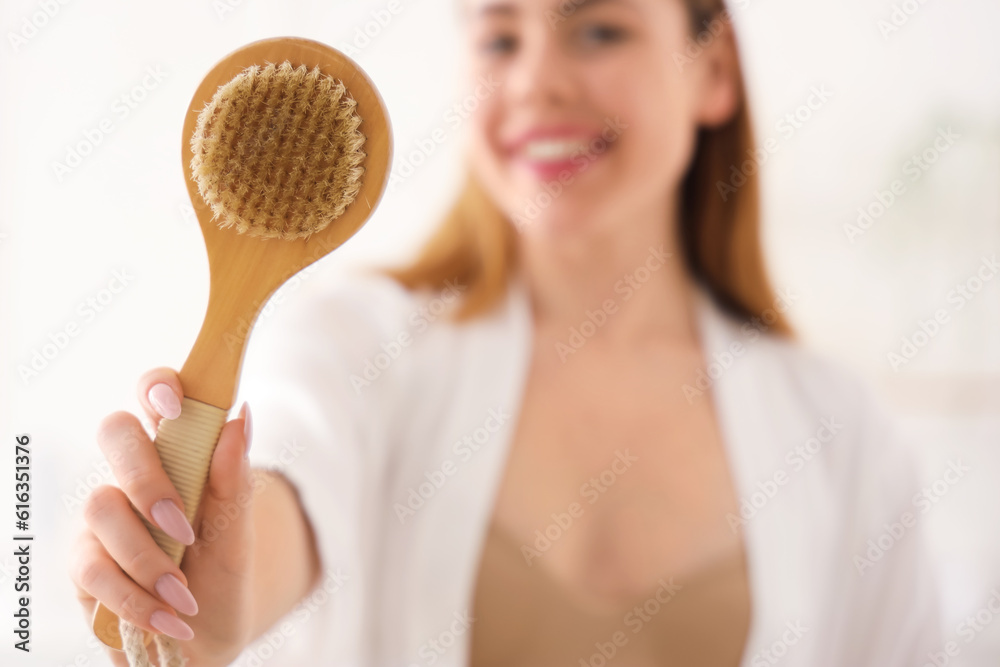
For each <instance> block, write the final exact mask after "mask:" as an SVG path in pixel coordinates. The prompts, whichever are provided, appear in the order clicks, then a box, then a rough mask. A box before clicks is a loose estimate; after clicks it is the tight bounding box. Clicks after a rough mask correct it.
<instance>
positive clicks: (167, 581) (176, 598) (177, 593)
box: [154, 572, 198, 616]
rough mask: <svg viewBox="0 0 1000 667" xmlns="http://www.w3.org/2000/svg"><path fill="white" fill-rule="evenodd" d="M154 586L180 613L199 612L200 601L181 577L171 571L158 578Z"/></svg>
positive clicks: (193, 613)
mask: <svg viewBox="0 0 1000 667" xmlns="http://www.w3.org/2000/svg"><path fill="white" fill-rule="evenodd" d="M154 588H156V592H157V593H159V594H160V597H161V598H163V601H164V602H166V603H167V604H169V605H170V606H171V607H173V608H174V609H176V610H177V611H179V612H180V613H182V614H185V615H187V616H194V615H195V614H197V613H198V603H197V602H196V601H195V599H194V596H193V595H191V591H189V590H188V589H187V587H186V586H185V585H184V584H182V583H181V580H180V579H178V578H177V577H175V576H174V575H172V574H170V573H169V572H168V573H167V574H164V575H162V576H161V577H160V578H159V579H157V580H156V585H155V586H154Z"/></svg>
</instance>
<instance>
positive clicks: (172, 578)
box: [70, 368, 254, 667]
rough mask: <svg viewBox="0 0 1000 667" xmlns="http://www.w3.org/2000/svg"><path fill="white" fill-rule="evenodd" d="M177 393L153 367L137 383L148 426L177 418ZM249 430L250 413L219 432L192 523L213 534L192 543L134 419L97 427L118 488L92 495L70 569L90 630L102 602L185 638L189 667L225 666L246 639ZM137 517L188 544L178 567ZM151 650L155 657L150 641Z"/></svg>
mask: <svg viewBox="0 0 1000 667" xmlns="http://www.w3.org/2000/svg"><path fill="white" fill-rule="evenodd" d="M182 396H183V393H182V391H181V383H180V379H179V378H178V376H177V373H176V372H174V371H173V370H171V369H168V368H158V369H155V370H153V371H150V372H149V373H146V374H145V375H144V376H143V377H142V379H140V381H139V400H140V401H141V403H142V406H143V408H144V410H145V413H146V415H147V416H148V417H149V418H150V419H151V420H152V421H153V423H154V425H158V424H159V421H160V419H161V418H176V417H177V416H178V415H179V414H180V405H181V397H182ZM250 431H251V419H250V414H249V411H248V408H246V406H244V409H242V410H241V411H240V415H239V416H238V417H237V418H236V419H233V420H232V421H230V422H228V423H227V424H226V425H225V427H224V428H223V429H222V434H221V437H220V439H219V444H218V445H217V446H216V449H215V453H214V454H213V456H212V462H211V468H210V470H209V476H208V485H207V487H206V489H205V491H204V493H203V495H202V504H201V509H200V511H199V515H198V516H197V517H196V519H195V522H194V525H195V526H196V527H197V526H200V525H203V524H204V525H210V526H212V530H207V531H204V533H202V534H200V535H199V536H198V538H197V540H196V533H195V530H193V529H192V527H191V525H190V524H189V523H188V522H187V519H186V518H185V517H184V513H183V504H182V502H181V499H180V495H179V494H178V492H177V490H176V489H175V488H174V486H173V484H171V482H170V480H169V478H168V477H167V475H166V473H165V472H164V471H163V468H162V466H161V465H160V459H159V456H158V455H157V453H156V449H155V447H154V445H153V442H152V441H151V440H150V439H149V437H148V436H147V435H146V431H145V430H144V429H143V427H142V425H141V423H140V422H139V420H138V419H137V418H136V417H135V416H134V415H132V414H130V413H128V412H115V413H113V414H110V415H108V416H107V417H106V418H105V419H104V420H103V421H102V422H101V426H100V428H99V429H98V435H97V440H98V444H99V445H100V447H101V450H102V451H103V452H104V456H105V457H106V458H107V460H108V462H109V463H110V464H111V469H112V471H113V473H114V475H115V479H116V480H117V481H118V484H119V486H120V487H121V488H118V487H115V486H108V485H105V486H101V487H98V488H96V489H94V491H93V493H92V494H91V496H90V497H89V498H88V500H87V502H86V505H85V510H84V516H85V518H86V522H87V527H86V528H85V529H84V530H83V531H82V532H81V533H80V535H79V537H78V539H77V548H76V549H75V551H74V555H73V558H72V563H71V566H70V575H71V576H72V578H73V581H74V583H75V584H76V587H77V597H78V598H79V600H80V602H81V604H82V605H83V608H84V612H85V614H86V617H87V623H88V624H89V623H90V622H91V620H92V616H93V612H94V608H95V606H96V605H97V602H98V601H100V602H102V603H104V605H105V606H106V607H108V608H109V609H110V610H111V611H113V612H115V613H116V614H118V615H119V617H121V618H124V619H125V620H127V621H129V622H130V623H132V624H133V625H135V626H137V627H140V628H143V629H145V630H149V631H152V632H154V633H163V634H167V635H170V636H173V637H176V638H178V639H181V640H184V641H182V642H181V646H182V650H183V651H184V655H185V656H186V657H188V658H189V662H188V663H187V664H188V667H209V666H214V665H228V664H230V662H232V660H233V659H235V658H236V656H237V655H239V653H240V651H241V650H242V649H243V647H244V646H246V644H248V643H249V642H250V640H251V639H252V632H253V630H252V628H251V622H252V619H251V614H252V609H251V606H252V605H251V599H252V590H251V585H252V568H253V562H252V561H253V553H254V549H253V541H254V523H253V506H252V501H251V500H250V499H251V498H252V497H253V494H252V493H251V478H250V463H249V461H248V460H247V459H246V458H245V452H246V451H247V449H248V447H249V439H250ZM130 503H131V505H130ZM132 506H134V508H135V509H133V507H132ZM136 510H137V511H138V512H141V513H142V516H144V517H145V518H146V519H147V520H149V521H150V522H151V523H153V524H154V525H157V526H159V527H160V528H161V529H162V530H163V531H164V532H166V533H167V534H168V535H170V536H171V537H173V538H174V539H176V540H178V541H180V542H182V543H184V544H186V545H188V546H187V548H186V550H185V553H184V560H183V561H182V566H183V567H181V568H179V567H177V566H176V565H174V563H173V561H172V560H171V559H170V557H169V556H167V555H166V554H165V553H164V552H163V551H162V550H161V549H160V547H159V546H157V544H156V543H155V542H154V541H153V538H152V536H151V535H150V534H149V532H148V530H147V529H146V527H145V525H143V523H142V520H141V519H140V518H139V516H138V515H137V514H136ZM216 519H218V521H217V520H216ZM148 650H149V652H150V655H151V657H153V656H155V646H154V642H150V644H149V646H148ZM111 654H112V661H113V662H114V663H115V664H116V665H126V664H127V663H126V661H125V654H124V653H121V652H118V651H111ZM154 659H155V657H154Z"/></svg>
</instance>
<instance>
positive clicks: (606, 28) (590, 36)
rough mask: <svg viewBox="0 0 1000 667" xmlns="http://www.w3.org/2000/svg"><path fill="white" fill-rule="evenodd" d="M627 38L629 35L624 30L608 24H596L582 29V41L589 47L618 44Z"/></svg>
mask: <svg viewBox="0 0 1000 667" xmlns="http://www.w3.org/2000/svg"><path fill="white" fill-rule="evenodd" d="M626 37H627V33H626V32H625V31H624V30H622V29H621V28H618V27H616V26H613V25H609V24H606V23H603V24H602V23H595V24H591V25H587V26H584V27H583V28H581V29H580V39H581V41H583V42H584V43H585V44H587V45H588V46H589V45H594V44H596V45H598V46H600V45H603V44H616V43H618V42H621V41H623V40H624V39H625V38H626Z"/></svg>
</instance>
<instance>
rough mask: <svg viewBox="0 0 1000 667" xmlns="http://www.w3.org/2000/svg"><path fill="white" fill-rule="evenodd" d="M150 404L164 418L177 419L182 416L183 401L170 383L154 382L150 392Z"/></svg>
mask: <svg viewBox="0 0 1000 667" xmlns="http://www.w3.org/2000/svg"><path fill="white" fill-rule="evenodd" d="M148 398H149V404H150V405H152V406H153V408H154V409H155V410H156V411H157V412H158V413H159V414H160V416H161V417H163V418H164V419H177V418H178V417H180V416H181V402H180V401H179V400H177V394H175V393H174V390H173V389H171V388H170V385H169V384H165V383H163V382H160V383H159V384H154V385H153V386H152V388H150V390H149V394H148Z"/></svg>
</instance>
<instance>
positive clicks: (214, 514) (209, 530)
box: [188, 403, 253, 572]
mask: <svg viewBox="0 0 1000 667" xmlns="http://www.w3.org/2000/svg"><path fill="white" fill-rule="evenodd" d="M252 430H253V427H252V417H251V415H250V406H249V405H247V404H246V403H244V404H243V407H241V408H240V412H239V415H238V416H237V417H236V419H233V420H231V421H229V422H228V423H227V424H226V425H225V426H223V428H222V433H221V434H220V435H219V442H218V444H217V445H216V446H215V452H214V453H213V454H212V462H211V465H210V467H209V470H208V483H207V485H206V486H205V491H204V493H203V499H202V503H201V508H200V513H201V520H200V522H199V523H198V524H197V525H198V529H197V535H198V537H197V539H196V540H195V543H194V544H192V545H191V546H189V547H188V551H191V552H192V553H194V554H195V555H198V556H199V557H200V555H201V554H202V553H205V552H209V553H215V554H217V555H215V556H213V557H212V560H215V559H217V558H222V559H223V560H224V561H225V562H222V563H219V564H220V565H222V566H223V567H226V568H227V569H229V570H230V571H233V572H239V571H242V570H243V565H244V563H242V560H241V559H242V558H243V557H244V556H245V555H246V552H247V551H248V550H247V549H246V544H247V542H248V540H249V539H250V536H251V535H250V529H251V526H252V505H253V497H252V496H253V494H251V493H250V489H251V484H250V462H249V460H247V458H246V452H247V451H248V449H249V441H250V438H251V437H252ZM230 559H232V562H230Z"/></svg>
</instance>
